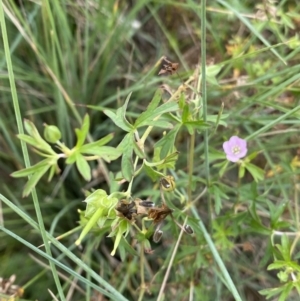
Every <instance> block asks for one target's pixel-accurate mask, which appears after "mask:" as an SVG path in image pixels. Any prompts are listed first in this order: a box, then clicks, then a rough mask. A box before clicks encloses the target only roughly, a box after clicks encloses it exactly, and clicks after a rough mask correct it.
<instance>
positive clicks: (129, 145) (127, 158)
mask: <svg viewBox="0 0 300 301" xmlns="http://www.w3.org/2000/svg"><path fill="white" fill-rule="evenodd" d="M133 144H134V136H133V134H132V133H128V134H127V135H126V136H125V137H124V138H123V140H122V142H121V143H120V144H119V146H118V149H119V150H120V151H122V152H123V156H122V161H121V170H122V175H123V177H124V179H125V180H126V181H128V182H130V180H131V178H132V176H133V174H134V167H133V161H132V155H133Z"/></svg>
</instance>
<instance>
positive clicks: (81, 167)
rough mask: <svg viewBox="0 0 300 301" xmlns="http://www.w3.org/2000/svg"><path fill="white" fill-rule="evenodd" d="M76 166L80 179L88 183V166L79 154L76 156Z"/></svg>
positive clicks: (89, 176)
mask: <svg viewBox="0 0 300 301" xmlns="http://www.w3.org/2000/svg"><path fill="white" fill-rule="evenodd" d="M76 166H77V169H78V171H79V173H80V174H81V175H82V177H83V178H84V179H85V180H86V181H88V182H89V181H90V180H91V177H92V176H91V168H90V165H89V164H88V163H87V161H86V160H85V158H84V156H82V155H81V154H79V153H77V155H76Z"/></svg>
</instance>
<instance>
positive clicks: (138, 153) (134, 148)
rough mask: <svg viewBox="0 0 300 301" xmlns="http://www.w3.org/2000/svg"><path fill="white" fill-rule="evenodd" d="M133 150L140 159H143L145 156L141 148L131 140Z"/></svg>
mask: <svg viewBox="0 0 300 301" xmlns="http://www.w3.org/2000/svg"><path fill="white" fill-rule="evenodd" d="M133 150H134V153H135V154H136V155H137V156H138V157H139V158H140V159H144V158H145V154H144V152H143V151H142V150H141V148H140V147H139V144H138V143H137V142H136V141H133Z"/></svg>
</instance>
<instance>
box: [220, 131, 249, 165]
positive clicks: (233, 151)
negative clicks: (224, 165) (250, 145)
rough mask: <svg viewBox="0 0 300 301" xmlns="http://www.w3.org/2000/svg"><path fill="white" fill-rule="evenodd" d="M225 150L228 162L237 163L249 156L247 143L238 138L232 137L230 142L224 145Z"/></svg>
mask: <svg viewBox="0 0 300 301" xmlns="http://www.w3.org/2000/svg"><path fill="white" fill-rule="evenodd" d="M223 149H224V152H225V154H226V158H227V160H228V161H231V162H237V161H239V159H241V158H243V157H245V156H246V154H247V151H248V149H247V141H246V140H244V139H241V138H239V137H238V136H232V137H231V138H230V139H229V141H225V142H224V143H223Z"/></svg>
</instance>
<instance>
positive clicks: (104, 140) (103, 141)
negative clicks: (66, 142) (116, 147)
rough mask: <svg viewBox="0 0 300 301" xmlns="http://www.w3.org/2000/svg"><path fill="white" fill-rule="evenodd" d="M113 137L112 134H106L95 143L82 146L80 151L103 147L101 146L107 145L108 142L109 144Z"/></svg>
mask: <svg viewBox="0 0 300 301" xmlns="http://www.w3.org/2000/svg"><path fill="white" fill-rule="evenodd" d="M113 137H114V134H112V133H111V134H108V135H106V136H105V137H103V138H101V139H99V140H97V141H94V142H91V143H88V144H85V145H83V146H82V147H81V148H80V149H90V148H96V147H100V146H103V145H105V144H107V143H108V142H110V141H111V140H112V139H113Z"/></svg>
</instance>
